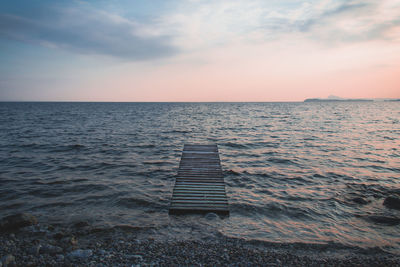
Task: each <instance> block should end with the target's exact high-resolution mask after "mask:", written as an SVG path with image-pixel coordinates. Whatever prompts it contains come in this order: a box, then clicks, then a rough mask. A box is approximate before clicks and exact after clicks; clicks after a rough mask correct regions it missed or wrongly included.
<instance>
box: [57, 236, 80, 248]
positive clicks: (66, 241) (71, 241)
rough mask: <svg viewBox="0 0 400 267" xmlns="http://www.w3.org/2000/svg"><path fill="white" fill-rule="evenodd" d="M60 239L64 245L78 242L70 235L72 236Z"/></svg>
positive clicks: (73, 244)
mask: <svg viewBox="0 0 400 267" xmlns="http://www.w3.org/2000/svg"><path fill="white" fill-rule="evenodd" d="M61 241H62V242H63V243H64V244H65V245H72V246H75V245H77V244H78V240H77V239H76V238H75V237H74V236H72V237H64V238H63V239H61Z"/></svg>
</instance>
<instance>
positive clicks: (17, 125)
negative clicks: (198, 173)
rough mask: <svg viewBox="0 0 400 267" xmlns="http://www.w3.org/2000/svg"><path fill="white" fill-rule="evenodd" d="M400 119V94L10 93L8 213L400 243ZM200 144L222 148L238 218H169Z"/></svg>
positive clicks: (5, 136)
mask: <svg viewBox="0 0 400 267" xmlns="http://www.w3.org/2000/svg"><path fill="white" fill-rule="evenodd" d="M399 118H400V104H399V103H389V102H385V103H384V102H379V103H375V102H366V103H363V102H348V103H347V102H343V103H341V102H338V103H1V104H0V125H1V130H0V211H1V214H2V215H4V216H5V215H8V214H11V213H14V212H17V211H30V212H33V213H35V214H39V215H40V218H41V219H42V220H50V221H54V222H62V223H70V222H73V221H76V220H88V221H90V222H91V223H93V224H98V225H115V224H131V225H136V226H155V227H156V228H157V229H159V230H160V232H162V233H165V234H166V235H171V234H173V235H178V234H179V233H180V234H183V235H185V234H187V231H188V232H190V233H194V232H198V233H199V234H201V233H202V234H205V233H206V232H207V234H210V233H219V234H223V235H227V236H235V237H242V238H248V239H262V240H269V241H279V242H313V243H325V242H333V243H341V244H347V245H358V246H364V247H372V246H380V247H383V246H391V247H393V248H394V249H399V248H400V234H399V231H398V225H397V226H396V225H389V224H385V223H382V220H379V219H378V220H377V219H376V217H378V218H399V217H400V212H399V211H398V210H392V209H388V208H385V207H384V206H383V205H382V202H383V200H384V198H385V197H387V196H388V195H390V194H400V186H399V185H400V175H399V173H400V141H399V136H400V121H399ZM186 142H199V143H210V142H215V143H217V144H218V145H219V150H220V153H221V155H220V156H221V162H222V167H223V169H224V172H225V180H226V183H227V193H228V197H229V202H230V204H231V206H230V207H231V216H230V217H229V218H226V219H213V220H210V219H209V218H208V217H204V216H197V215H193V216H183V217H173V216H171V217H169V216H168V205H169V198H170V196H171V192H172V186H173V183H174V175H175V174H176V171H177V167H178V163H179V159H180V155H181V149H182V148H183V144H184V143H186ZM89 211H90V212H89ZM374 218H375V219H374ZM185 227H186V228H185ZM184 229H186V230H184ZM187 229H189V230H187Z"/></svg>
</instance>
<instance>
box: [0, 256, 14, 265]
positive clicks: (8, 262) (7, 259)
mask: <svg viewBox="0 0 400 267" xmlns="http://www.w3.org/2000/svg"><path fill="white" fill-rule="evenodd" d="M0 262H1V263H2V265H3V267H7V266H8V265H13V264H14V263H15V257H14V256H13V255H11V254H8V255H6V256H4V257H3V258H1V260H0Z"/></svg>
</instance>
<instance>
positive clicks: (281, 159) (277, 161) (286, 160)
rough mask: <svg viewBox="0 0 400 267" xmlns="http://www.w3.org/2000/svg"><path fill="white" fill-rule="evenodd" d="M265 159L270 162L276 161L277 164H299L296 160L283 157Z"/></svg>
mask: <svg viewBox="0 0 400 267" xmlns="http://www.w3.org/2000/svg"><path fill="white" fill-rule="evenodd" d="M267 161H269V162H272V163H278V164H287V165H295V166H297V165H299V164H298V163H297V162H295V161H293V160H290V159H283V158H269V159H268V160H267Z"/></svg>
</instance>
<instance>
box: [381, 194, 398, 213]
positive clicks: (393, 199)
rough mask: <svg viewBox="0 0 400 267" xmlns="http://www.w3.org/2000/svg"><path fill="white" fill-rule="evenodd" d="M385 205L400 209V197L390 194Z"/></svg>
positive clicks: (384, 202)
mask: <svg viewBox="0 0 400 267" xmlns="http://www.w3.org/2000/svg"><path fill="white" fill-rule="evenodd" d="M383 205H385V206H386V207H388V208H390V209H396V210H400V198H399V197H398V196H394V195H392V196H388V197H387V198H386V199H385V200H384V201H383Z"/></svg>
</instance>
